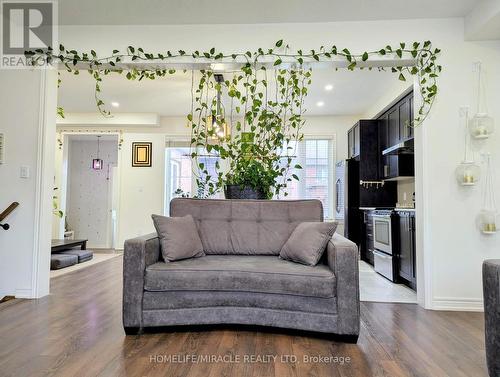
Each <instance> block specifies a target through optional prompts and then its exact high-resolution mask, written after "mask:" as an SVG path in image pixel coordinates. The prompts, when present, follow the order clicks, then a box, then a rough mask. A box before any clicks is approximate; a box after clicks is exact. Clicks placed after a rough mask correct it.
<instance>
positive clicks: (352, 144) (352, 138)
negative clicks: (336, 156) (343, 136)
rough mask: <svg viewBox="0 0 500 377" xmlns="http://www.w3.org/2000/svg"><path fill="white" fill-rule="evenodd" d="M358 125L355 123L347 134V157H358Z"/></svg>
mask: <svg viewBox="0 0 500 377" xmlns="http://www.w3.org/2000/svg"><path fill="white" fill-rule="evenodd" d="M359 127H360V126H359V123H356V124H355V125H354V126H353V127H352V128H351V129H350V130H349V131H348V132H347V148H348V157H349V158H355V157H358V156H359V153H360V149H361V146H360V131H359Z"/></svg>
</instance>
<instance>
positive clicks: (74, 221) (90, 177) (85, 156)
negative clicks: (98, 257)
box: [66, 137, 118, 248]
mask: <svg viewBox="0 0 500 377" xmlns="http://www.w3.org/2000/svg"><path fill="white" fill-rule="evenodd" d="M69 144H70V145H69V170H68V173H69V174H68V187H67V192H68V201H67V205H66V216H67V222H68V225H69V227H70V230H73V231H74V232H75V238H77V239H88V243H87V246H88V247H89V248H110V247H111V188H112V167H113V166H116V165H117V163H118V141H109V140H108V141H104V140H103V141H101V142H100V143H99V144H100V148H99V149H100V152H99V158H101V159H102V160H103V164H104V166H103V169H102V170H94V169H92V159H94V158H97V153H96V150H97V137H96V138H95V139H94V140H71V141H70V143H69Z"/></svg>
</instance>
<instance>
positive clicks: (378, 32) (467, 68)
mask: <svg viewBox="0 0 500 377" xmlns="http://www.w3.org/2000/svg"><path fill="white" fill-rule="evenodd" d="M463 24H464V22H463V19H434V20H398V21H373V22H337V23H318V24H304V25H300V24H289V25H287V24H280V25H275V24H265V25H183V26H148V27H140V26H116V27H105V26H103V27H95V26H92V27H84V26H74V27H73V26H70V27H62V28H61V30H60V39H61V41H62V42H63V43H64V44H65V45H66V46H67V47H71V48H77V49H80V50H90V49H91V48H93V49H95V50H96V51H98V53H99V54H108V53H109V52H110V51H111V50H112V49H113V48H118V49H125V48H126V46H127V45H136V46H139V45H140V46H142V47H143V48H144V49H146V50H153V51H160V50H161V51H164V50H166V49H171V50H177V49H181V48H182V49H184V50H187V51H190V50H195V49H199V50H203V49H205V50H207V49H209V48H211V47H212V46H216V47H217V48H219V49H222V50H225V51H241V50H246V49H249V50H252V49H256V48H258V47H264V48H266V47H271V46H272V45H273V43H274V42H275V41H276V40H278V39H280V38H284V39H285V40H286V41H287V42H288V43H289V44H290V45H291V46H293V48H297V49H299V48H302V49H311V48H315V47H316V48H317V47H319V46H321V45H325V46H328V45H331V44H336V45H337V46H339V47H341V48H343V47H344V46H345V47H348V48H349V49H350V50H351V51H359V52H361V51H364V50H377V49H379V48H380V47H383V46H385V45H386V44H397V43H399V42H400V41H405V42H412V41H414V40H418V41H423V40H427V39H430V40H432V42H433V43H434V45H435V46H436V47H439V48H441V49H442V53H441V56H440V58H439V63H440V64H442V65H443V67H444V71H443V73H442V75H441V77H440V79H439V91H440V92H439V95H438V99H437V101H436V104H435V106H434V108H433V110H432V114H431V116H430V117H429V118H428V120H427V121H426V122H425V125H424V126H423V127H421V128H420V129H418V130H417V131H416V145H417V153H418V154H419V155H420V156H421V157H420V158H421V160H418V161H417V164H416V169H417V177H416V186H417V202H418V203H420V204H419V207H418V208H417V211H418V224H417V226H418V230H417V238H418V240H417V248H418V249H419V256H423V258H422V257H419V260H418V264H419V276H420V279H419V298H420V300H421V303H423V302H422V299H423V296H422V294H423V293H425V305H426V307H428V308H437V309H443V308H450V309H478V308H480V307H481V297H482V292H481V263H482V261H483V260H484V259H486V258H492V257H499V254H500V247H499V245H500V241H499V236H498V235H497V236H495V237H484V236H483V235H481V234H480V233H479V232H478V231H477V230H476V229H475V225H474V219H473V217H474V216H473V215H474V214H475V213H477V212H478V211H479V209H480V206H481V195H480V192H479V190H477V188H476V189H473V190H472V191H464V190H462V189H461V188H460V187H458V186H457V185H456V183H455V181H454V169H455V167H456V164H457V163H458V162H459V161H460V160H461V155H462V150H461V148H462V147H461V146H462V142H461V141H462V135H461V133H460V132H458V129H457V126H458V107H459V106H463V105H466V104H471V103H472V102H473V97H472V90H471V89H472V85H473V81H472V78H473V76H472V73H471V65H472V62H473V61H475V60H477V59H480V60H482V61H483V67H484V71H485V73H486V75H487V77H488V79H487V82H488V88H487V94H488V99H489V102H490V109H491V113H492V115H493V116H494V117H495V118H496V120H497V124H498V123H500V120H499V119H500V114H499V111H500V107H499V106H496V105H495V104H498V103H499V101H500V92H499V91H498V88H499V87H500V67H499V65H498V61H500V45H499V43H498V42H489V43H479V42H464V38H463V35H464V26H463ZM103 36H106V37H103ZM242 46H243V47H242ZM395 79H396V78H395ZM488 148H489V149H490V150H491V152H492V154H493V159H494V161H495V165H494V166H495V172H496V176H497V177H499V176H500V171H499V170H500V169H499V166H500V163H499V161H500V155H499V151H500V139H499V132H498V131H497V133H496V135H495V137H494V138H492V139H491V140H490V141H489V146H488ZM495 187H496V191H497V192H499V191H500V182H498V180H497V182H496V186H495ZM424 270H425V273H426V275H425V284H423V283H424Z"/></svg>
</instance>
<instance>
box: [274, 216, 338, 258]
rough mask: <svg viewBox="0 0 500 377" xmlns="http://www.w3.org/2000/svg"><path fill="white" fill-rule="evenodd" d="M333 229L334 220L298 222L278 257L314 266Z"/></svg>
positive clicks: (335, 227)
mask: <svg viewBox="0 0 500 377" xmlns="http://www.w3.org/2000/svg"><path fill="white" fill-rule="evenodd" d="M335 229H337V223H335V222H325V223H323V222H304V223H300V224H299V225H297V227H296V228H295V229H294V231H293V232H292V234H291V235H290V237H289V238H288V241H286V242H285V244H284V245H283V247H282V248H281V251H280V258H282V259H287V260H290V261H293V262H298V263H302V264H306V265H309V266H316V264H318V262H319V259H320V258H321V255H323V252H324V251H325V248H326V245H327V243H328V241H329V240H330V238H332V235H333V233H334V232H335Z"/></svg>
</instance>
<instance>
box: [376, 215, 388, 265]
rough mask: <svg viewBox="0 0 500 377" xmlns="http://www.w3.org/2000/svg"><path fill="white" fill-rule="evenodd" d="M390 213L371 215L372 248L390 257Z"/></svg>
mask: <svg viewBox="0 0 500 377" xmlns="http://www.w3.org/2000/svg"><path fill="white" fill-rule="evenodd" d="M391 213H392V211H375V213H374V214H373V246H374V247H375V249H377V250H379V251H383V252H384V253H387V254H390V255H392V221H391Z"/></svg>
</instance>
